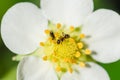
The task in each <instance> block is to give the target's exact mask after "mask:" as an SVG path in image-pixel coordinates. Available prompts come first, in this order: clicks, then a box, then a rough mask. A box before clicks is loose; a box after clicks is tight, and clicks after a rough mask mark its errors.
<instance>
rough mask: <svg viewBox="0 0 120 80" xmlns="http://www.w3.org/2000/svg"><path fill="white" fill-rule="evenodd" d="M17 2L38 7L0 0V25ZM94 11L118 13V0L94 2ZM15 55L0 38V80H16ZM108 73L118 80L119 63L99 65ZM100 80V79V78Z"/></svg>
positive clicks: (34, 1)
mask: <svg viewBox="0 0 120 80" xmlns="http://www.w3.org/2000/svg"><path fill="white" fill-rule="evenodd" d="M18 2H32V3H34V4H35V5H37V6H38V7H39V6H40V5H39V2H40V0H0V23H1V19H2V17H3V15H4V14H5V12H6V11H7V10H8V9H9V8H10V7H11V6H13V5H14V4H16V3H18ZM94 5H95V10H96V9H99V8H106V9H112V10H114V11H116V12H118V13H120V6H119V5H120V1H119V0H94ZM14 55H15V54H13V53H12V52H10V51H9V50H8V49H7V48H6V47H5V45H4V44H3V41H2V39H1V36H0V80H16V68H17V64H18V62H15V61H12V57H13V56H14ZM100 65H101V66H103V67H104V68H105V69H106V70H107V72H108V73H109V75H110V77H111V80H120V61H118V62H115V63H112V64H100ZM101 80H102V78H101Z"/></svg>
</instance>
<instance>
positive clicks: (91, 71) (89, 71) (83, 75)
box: [62, 63, 110, 80]
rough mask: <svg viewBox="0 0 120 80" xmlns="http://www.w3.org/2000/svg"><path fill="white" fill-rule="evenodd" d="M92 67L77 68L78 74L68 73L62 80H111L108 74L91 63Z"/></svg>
mask: <svg viewBox="0 0 120 80" xmlns="http://www.w3.org/2000/svg"><path fill="white" fill-rule="evenodd" d="M89 65H90V67H86V68H80V67H79V66H77V67H76V68H77V70H78V71H77V72H73V73H72V74H71V73H69V72H68V73H66V74H65V75H63V77H62V80H110V78H109V76H108V74H107V72H106V71H105V70H104V69H103V68H102V67H100V66H99V65H97V64H95V63H89Z"/></svg>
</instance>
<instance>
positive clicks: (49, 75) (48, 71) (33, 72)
mask: <svg viewBox="0 0 120 80" xmlns="http://www.w3.org/2000/svg"><path fill="white" fill-rule="evenodd" d="M17 80H57V75H56V74H55V71H54V69H53V66H52V65H51V64H50V63H49V62H47V61H43V60H41V59H39V58H37V57H25V58H24V59H23V60H22V61H21V62H20V63H19V65H18V71H17Z"/></svg>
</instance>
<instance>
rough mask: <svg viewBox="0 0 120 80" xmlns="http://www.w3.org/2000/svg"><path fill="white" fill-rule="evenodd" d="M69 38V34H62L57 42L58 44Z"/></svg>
mask: <svg viewBox="0 0 120 80" xmlns="http://www.w3.org/2000/svg"><path fill="white" fill-rule="evenodd" d="M67 38H70V35H68V34H63V37H62V36H61V37H60V38H59V39H58V40H57V44H60V43H61V42H63V41H64V40H65V39H67Z"/></svg>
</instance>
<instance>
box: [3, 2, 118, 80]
mask: <svg viewBox="0 0 120 80" xmlns="http://www.w3.org/2000/svg"><path fill="white" fill-rule="evenodd" d="M43 15H44V16H43ZM48 20H50V21H51V22H52V23H54V24H56V23H61V24H65V25H66V26H70V25H72V26H75V27H77V26H82V30H81V32H80V33H84V34H86V35H90V38H85V39H83V41H84V42H85V43H86V44H87V45H88V48H89V49H91V50H92V51H95V52H96V54H90V56H92V58H93V59H94V60H96V61H98V62H102V63H110V62H115V61H117V60H119V59H120V49H119V47H120V16H119V14H117V13H116V12H114V11H112V10H107V9H99V10H97V11H95V12H93V0H41V9H40V8H38V7H36V6H35V5H33V4H32V3H27V2H24V3H18V4H16V5H14V6H13V7H12V8H10V9H9V10H8V11H7V13H6V14H5V15H4V17H3V20H2V23H1V34H2V39H3V41H4V43H5V45H6V46H7V47H8V48H9V49H10V50H11V51H12V52H14V53H16V54H30V53H33V52H34V51H35V50H36V49H38V48H39V49H41V48H42V47H40V46H39V43H40V42H42V41H44V42H46V43H45V44H47V41H45V40H44V39H45V36H46V35H44V30H46V29H47V28H48V27H47V26H48ZM59 26H60V24H59ZM53 29H54V28H53ZM80 29H81V28H80ZM58 31H59V30H58ZM67 31H69V30H67ZM67 31H63V32H67ZM48 32H49V31H48ZM74 32H75V31H74ZM68 33H69V32H68ZM69 35H70V37H71V36H72V34H71V33H69ZM74 36H76V34H75V33H74V34H73V37H74ZM51 37H52V36H51ZM56 38H58V37H56ZM70 39H71V38H70ZM70 39H66V40H70ZM66 40H64V41H63V44H65V46H66V45H67V43H69V41H68V42H65V41H66ZM75 40H76V39H75ZM53 41H56V40H53ZM48 42H50V41H48ZM73 43H75V42H73ZM52 44H57V46H54V45H53V46H52V47H51V45H52ZM70 44H71V45H69V46H70V47H68V46H66V47H67V48H65V47H64V46H62V47H59V46H58V45H59V43H56V42H55V43H54V42H53V43H50V47H48V46H47V48H44V49H47V50H44V52H45V53H47V54H50V53H51V51H53V50H55V49H54V48H56V47H57V48H59V49H61V50H62V51H61V50H59V49H57V50H59V51H56V52H58V53H59V55H60V56H58V55H57V56H56V55H55V56H56V57H58V58H61V55H64V56H67V55H66V54H63V52H65V50H66V49H68V50H66V52H67V53H68V52H69V53H72V52H70V51H72V50H73V49H75V50H77V49H78V48H75V47H76V45H75V46H74V45H73V44H72V42H70ZM41 45H44V43H41ZM53 47H54V48H53ZM78 47H79V45H78ZM85 49H87V47H85ZM81 50H82V51H83V53H82V54H83V55H84V49H80V51H81ZM87 51H88V54H89V52H90V51H89V50H87ZM66 52H65V53H66ZM35 53H37V54H40V52H39V51H37V52H35ZM60 53H61V54H60ZM43 54H44V53H43ZM78 54H79V52H78ZM72 55H73V54H72ZM86 55H87V54H85V56H83V57H86ZM64 56H63V58H64ZM77 56H78V57H79V56H80V55H77ZM45 57H46V56H45ZM45 57H44V58H45ZM49 57H50V56H49ZM68 57H70V56H69V55H68ZM72 57H73V56H72ZM83 57H82V58H83ZM82 58H80V59H82ZM83 59H85V61H86V64H89V65H90V67H84V66H86V64H85V63H84V62H80V65H81V66H82V67H84V68H82V67H79V66H78V65H77V64H78V63H75V65H73V64H72V63H69V64H68V65H70V70H68V71H69V72H68V71H65V72H63V71H62V70H61V69H60V68H61V67H59V66H58V68H57V70H58V71H59V70H60V71H61V72H63V73H64V74H62V76H61V80H101V79H102V80H110V78H109V76H108V74H107V72H106V71H105V70H104V69H103V68H102V67H100V66H99V65H97V64H96V63H95V62H94V61H91V62H89V61H88V60H87V59H86V58H83ZM60 60H62V59H60ZM73 60H75V61H77V62H79V60H78V58H75V59H73ZM80 61H82V60H80ZM83 61H84V60H83ZM51 63H53V62H52V61H51V59H49V60H48V61H44V60H42V59H41V58H40V57H39V56H37V57H35V56H28V57H24V58H23V59H22V60H21V61H20V63H19V65H18V72H17V80H58V76H59V72H57V73H56V71H55V68H54V63H53V64H51ZM59 63H60V64H62V65H63V67H64V68H65V69H67V67H66V66H65V65H64V64H63V63H61V62H60V61H59ZM56 64H57V65H58V62H57V63H56ZM65 64H67V63H65ZM68 65H67V66H68ZM71 67H72V68H71ZM72 69H73V71H72ZM74 69H75V70H74ZM76 70H77V71H76ZM70 72H71V73H70Z"/></svg>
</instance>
